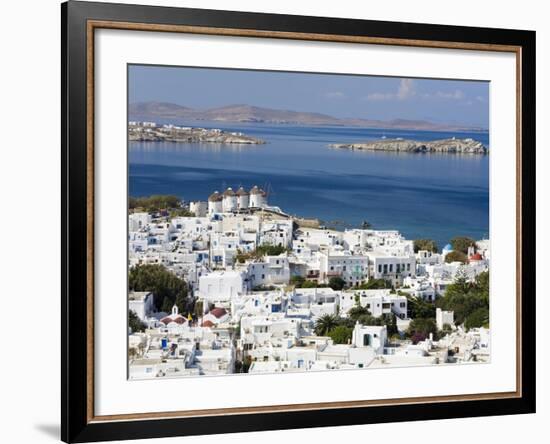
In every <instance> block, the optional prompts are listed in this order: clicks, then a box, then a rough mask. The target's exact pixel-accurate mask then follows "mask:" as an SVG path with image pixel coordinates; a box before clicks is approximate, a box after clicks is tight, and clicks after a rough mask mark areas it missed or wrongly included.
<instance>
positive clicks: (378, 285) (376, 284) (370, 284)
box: [358, 279, 392, 290]
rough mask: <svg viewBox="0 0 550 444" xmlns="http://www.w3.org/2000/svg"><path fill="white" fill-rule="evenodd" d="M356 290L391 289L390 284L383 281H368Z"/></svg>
mask: <svg viewBox="0 0 550 444" xmlns="http://www.w3.org/2000/svg"><path fill="white" fill-rule="evenodd" d="M358 288H359V289H361V290H380V289H384V288H392V283H391V282H390V281H386V280H384V279H369V280H368V281H367V282H365V283H364V284H362V285H360V286H359V287H358Z"/></svg>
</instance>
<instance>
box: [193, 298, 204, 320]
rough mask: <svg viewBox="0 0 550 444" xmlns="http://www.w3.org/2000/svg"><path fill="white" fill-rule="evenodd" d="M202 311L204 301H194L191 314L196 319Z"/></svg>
mask: <svg viewBox="0 0 550 444" xmlns="http://www.w3.org/2000/svg"><path fill="white" fill-rule="evenodd" d="M203 311H204V301H195V306H194V308H193V314H194V315H195V317H196V318H197V319H198V318H200V317H201V316H202V314H203Z"/></svg>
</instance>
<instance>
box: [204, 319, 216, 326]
mask: <svg viewBox="0 0 550 444" xmlns="http://www.w3.org/2000/svg"><path fill="white" fill-rule="evenodd" d="M202 326H203V327H214V323H213V322H212V321H208V320H206V321H204V322H203V323H202Z"/></svg>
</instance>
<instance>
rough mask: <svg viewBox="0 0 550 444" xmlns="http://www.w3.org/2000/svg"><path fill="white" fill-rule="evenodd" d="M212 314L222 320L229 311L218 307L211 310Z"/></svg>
mask: <svg viewBox="0 0 550 444" xmlns="http://www.w3.org/2000/svg"><path fill="white" fill-rule="evenodd" d="M210 314H211V315H212V316H215V317H216V318H218V319H220V318H221V317H222V316H225V315H226V314H227V311H226V310H225V308H221V307H216V308H213V309H212V310H210Z"/></svg>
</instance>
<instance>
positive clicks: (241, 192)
mask: <svg viewBox="0 0 550 444" xmlns="http://www.w3.org/2000/svg"><path fill="white" fill-rule="evenodd" d="M249 194H250V193H249V192H248V191H246V190H245V189H244V188H243V187H240V188H239V189H238V190H237V196H248V195H249Z"/></svg>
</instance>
